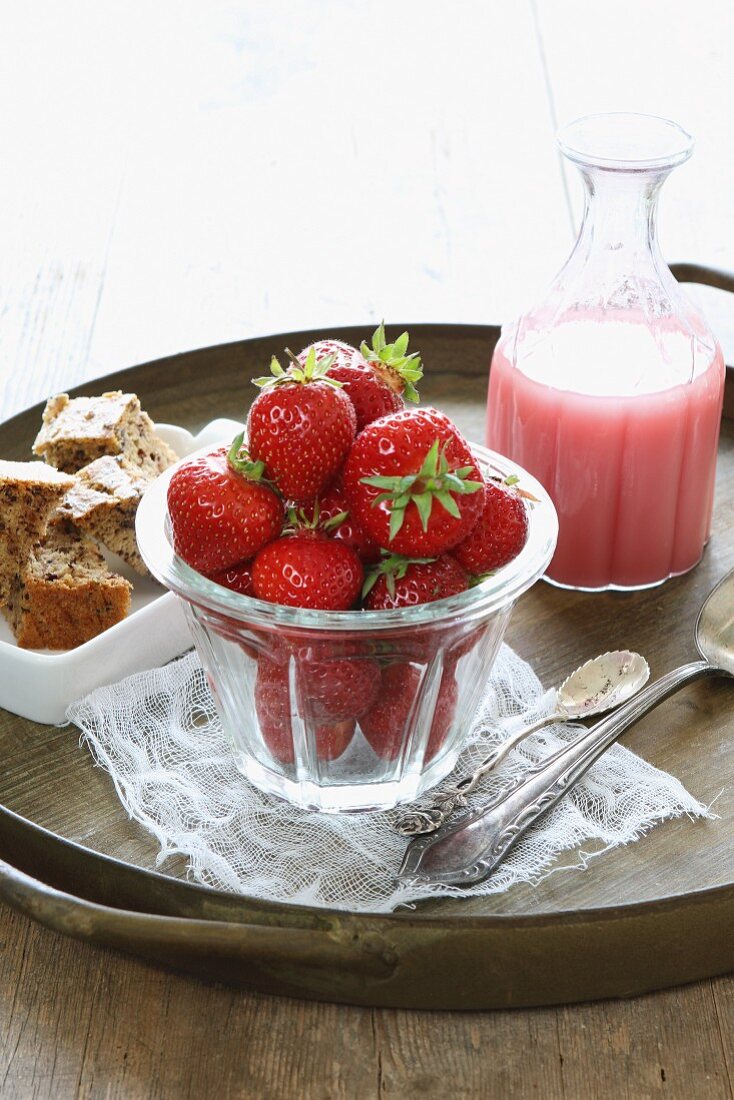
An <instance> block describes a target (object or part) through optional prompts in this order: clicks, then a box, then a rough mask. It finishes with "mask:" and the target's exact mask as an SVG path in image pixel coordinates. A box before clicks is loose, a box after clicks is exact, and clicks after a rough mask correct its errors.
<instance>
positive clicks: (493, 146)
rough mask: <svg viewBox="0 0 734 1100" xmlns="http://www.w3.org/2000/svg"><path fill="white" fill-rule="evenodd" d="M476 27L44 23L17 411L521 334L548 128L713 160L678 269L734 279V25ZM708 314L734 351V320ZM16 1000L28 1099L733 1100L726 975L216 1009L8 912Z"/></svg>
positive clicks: (545, 189) (11, 1035) (684, 216)
mask: <svg viewBox="0 0 734 1100" xmlns="http://www.w3.org/2000/svg"><path fill="white" fill-rule="evenodd" d="M153 7H154V10H151V8H153ZM271 8H273V9H277V10H271ZM456 10H458V9H456ZM449 11H451V9H450V8H448V7H447V6H446V5H445V4H442V3H439V2H434V0H429V2H423V3H421V4H417V3H410V2H407V0H406V2H404V3H402V4H400V5H388V4H387V3H384V4H382V3H372V4H367V3H366V2H355V3H353V4H351V5H345V4H344V5H328V6H327V5H324V6H323V9H321V8H318V9H317V8H316V7H315V5H308V4H304V5H302V6H301V5H298V4H295V3H289V4H283V5H272V6H266V5H260V4H257V3H249V4H243V3H240V4H239V5H237V6H235V7H233V6H231V5H228V6H224V5H220V4H218V3H212V4H207V5H192V6H191V7H187V6H186V5H182V4H181V3H176V4H175V5H174V4H173V3H165V2H161V3H159V4H156V5H155V6H152V5H140V6H139V7H138V8H137V9H136V10H133V11H131V12H130V11H126V12H125V13H124V14H123V9H121V8H118V7H115V8H114V9H113V8H112V7H111V6H107V5H105V4H98V5H94V6H92V5H89V6H84V5H81V4H80V5H78V6H74V7H73V9H70V8H68V7H64V8H63V9H62V8H61V7H59V6H58V5H53V4H51V3H50V2H49V3H47V4H46V5H44V4H41V3H39V4H34V5H28V6H21V5H20V4H17V5H16V6H15V8H14V10H13V13H12V16H11V18H10V19H9V21H8V23H9V25H8V26H7V27H6V29H5V32H4V63H3V66H2V69H1V70H0V102H2V103H3V104H4V108H5V109H4V111H3V113H2V123H1V128H0V136H1V137H2V149H3V162H4V164H3V182H4V195H3V200H2V203H0V242H2V245H1V247H0V346H1V347H2V355H1V356H0V417H3V418H4V417H7V416H9V415H10V414H11V413H12V412H13V411H15V410H16V409H18V408H21V407H23V406H25V405H27V404H30V403H32V402H33V401H36V400H39V399H40V398H41V397H43V396H45V395H46V394H47V393H49V392H51V391H55V390H58V389H62V388H63V387H64V386H70V385H72V384H73V383H75V382H77V381H80V380H82V379H84V378H91V377H94V375H95V374H100V373H103V372H107V371H108V370H111V369H113V368H114V367H117V366H122V365H126V364H128V363H132V362H136V361H141V360H143V359H150V358H154V357H156V356H158V355H162V354H165V353H166V352H168V351H174V350H178V349H181V348H184V347H192V346H197V345H202V344H207V343H214V342H217V341H220V340H221V341H223V340H227V339H233V338H239V337H243V336H248V335H255V334H257V333H260V332H266V331H277V330H284V329H295V328H297V327H299V326H303V327H307V326H316V325H323V326H324V327H328V326H329V325H334V324H338V323H354V322H358V321H361V320H364V321H365V322H367V321H370V320H378V319H379V318H380V316H381V315H382V313H383V311H384V312H385V313H386V314H387V317H388V320H389V318H390V316H395V317H398V316H401V317H414V318H415V319H416V320H428V319H434V320H456V321H464V320H465V321H496V320H502V319H503V318H505V317H507V316H510V315H511V314H513V313H514V312H516V311H517V310H518V309H519V308H520V307H521V306H522V304H523V303H525V302H526V301H527V300H528V298H531V297H532V295H533V294H534V293H535V292H536V291H537V289H539V288H540V287H541V286H542V285H543V283H544V282H545V281H546V279H547V278H548V277H549V276H550V275H551V274H552V273H553V271H554V269H555V268H556V267H557V266H558V263H559V261H560V260H561V258H562V257H563V255H564V253H565V251H566V250H567V248H568V245H569V242H570V239H571V232H572V224H573V216H574V210H575V206H574V203H575V201H576V199H575V195H576V192H575V190H574V188H573V183H572V181H571V180H568V179H567V178H566V176H565V175H564V173H563V171H562V169H560V168H559V165H558V163H557V161H556V158H555V153H554V152H553V146H552V140H551V139H552V132H553V129H554V126H555V124H556V121H565V120H566V119H568V118H570V117H573V116H574V115H577V114H581V113H584V112H586V111H589V110H597V109H612V108H615V107H616V108H622V109H624V108H628V109H636V110H648V111H653V112H657V113H662V114H667V115H671V116H672V117H676V118H679V119H680V120H681V121H682V122H684V123H685V124H687V125H688V127H689V128H690V129H691V130H693V131H694V132H695V133H696V134H697V135H698V137H699V149H698V152H697V154H696V157H695V158H694V160H693V161H692V162H691V164H690V165H689V166H687V167H686V168H685V169H682V170H680V171H679V173H677V174H676V175H674V176H673V178H672V179H671V181H670V183H669V184H668V185H667V186H666V194H665V195H664V199H663V208H662V229H663V234H662V239H663V245H664V246H665V248H666V252H667V254H668V255H669V256H670V257H671V258H675V259H689V260H697V261H700V262H708V263H714V264H718V265H719V266H725V267H726V266H728V267H732V266H734V264H733V263H732V260H733V259H734V245H732V241H733V240H734V192H732V189H731V188H730V187H729V186H728V183H727V181H728V180H729V179H730V178H731V168H732V164H734V134H733V133H732V131H731V127H730V126H729V125H728V122H727V120H726V117H725V105H726V104H727V103H730V102H731V100H732V93H734V78H732V76H731V75H730V72H729V66H730V61H729V58H728V56H726V54H725V52H724V46H725V44H726V43H727V42H728V41H731V37H732V30H734V27H733V26H732V22H733V21H734V15H733V9H732V8H731V5H728V4H725V3H723V2H722V0H701V2H700V3H699V4H698V5H697V7H696V12H697V20H696V22H695V23H693V22H691V19H690V10H689V6H688V5H686V4H684V3H682V2H681V3H678V2H670V3H667V4H666V5H664V6H663V5H661V4H657V3H654V4H649V5H639V4H637V3H635V2H634V0H622V2H620V3H618V4H616V5H613V6H612V5H609V6H607V8H605V9H602V8H601V7H599V8H595V9H594V37H593V38H591V37H590V38H589V48H588V49H581V48H580V46H579V44H578V43H579V38H578V34H579V33H580V34H582V35H583V34H584V32H585V31H586V21H588V13H589V7H588V5H586V4H583V3H582V0H555V2H554V3H553V4H552V5H551V4H548V3H541V2H540V0H535V2H532V0H528V2H524V3H518V4H514V5H509V4H495V5H487V4H485V3H483V2H481V0H464V2H463V3H462V5H461V16H460V17H459V16H458V15H452V16H451V17H449V14H448V13H449ZM572 27H575V28H576V31H575V33H573V34H572V33H571V28H572ZM383 73H384V74H386V78H385V79H382V76H381V74H383ZM620 74H624V76H623V78H622V77H621V76H620ZM387 77H389V79H388V78H387ZM610 88H611V89H612V92H610V91H609V89H610ZM718 105H721V106H718ZM306 211H307V213H308V216H307V217H305V216H304V212H306ZM304 265H306V268H307V270H304ZM706 305H707V306H708V307H709V308H710V309H711V310H712V311H713V316H714V318H715V319H716V320H717V321H718V327H719V329H720V331H722V335H724V337H726V336H727V335H728V334H727V332H726V331H725V330H726V326H727V325H728V324H730V316H731V314H729V317H727V315H726V314H725V313H723V312H720V309H721V307H720V306H719V304H718V302H717V300H716V299H715V297H714V296H708V297H707V299H706ZM733 358H734V357H733V356H732V354H731V353H730V354H729V361H730V362H732V361H733ZM0 990H2V995H1V996H0V1095H2V1096H3V1098H5V1097H8V1098H15V1097H17V1098H19V1100H26V1098H30V1097H53V1098H61V1100H63V1098H65V1097H76V1096H84V1097H102V1096H110V1097H125V1098H126V1100H127V1098H136V1097H141V1098H142V1097H145V1098H147V1097H175V1098H179V1097H182V1098H184V1097H197V1098H198V1097H203V1096H209V1095H215V1094H216V1095H221V1096H223V1097H228V1096H232V1097H237V1096H243V1097H263V1098H266V1097H299V1098H301V1097H303V1098H307V1097H317V1098H321V1097H349V1098H360V1100H361V1098H362V1097H365V1098H369V1097H373V1096H374V1097H383V1096H395V1097H401V1098H402V1097H413V1096H421V1097H427V1098H428V1097H443V1096H446V1095H453V1096H455V1097H457V1098H462V1097H466V1098H472V1100H473V1098H474V1097H481V1096H487V1097H502V1098H505V1097H525V1096H531V1095H536V1094H537V1095H539V1096H547V1097H556V1096H558V1097H568V1098H572V1097H579V1098H581V1097H583V1098H594V1097H630V1098H634V1100H638V1098H643V1097H653V1096H658V1095H661V1096H667V1097H680V1098H686V1100H688V1098H698V1097H704V1098H706V1100H708V1098H709V1097H710V1098H718V1097H731V1096H732V1095H734V1092H733V1090H732V1076H733V1075H734V1039H733V1038H732V1036H733V1035H734V980H732V979H730V978H722V979H718V980H716V981H706V982H702V983H699V984H697V985H695V986H690V987H687V988H682V989H678V990H672V991H668V992H665V993H661V994H656V995H652V996H647V997H644V998H640V999H637V1000H634V1001H629V1002H607V1003H597V1004H593V1005H581V1006H572V1007H567V1008H566V1007H561V1008H550V1009H540V1010H534V1011H523V1012H501V1013H487V1014H467V1015H457V1014H453V1015H452V1014H449V1013H431V1014H429V1013H425V1014H423V1013H416V1012H405V1011H388V1010H366V1009H356V1008H345V1007H341V1006H332V1005H317V1004H308V1003H301V1002H295V1001H294V1002H289V1001H284V1000H276V999H270V998H266V997H263V996H258V995H251V994H244V993H241V992H232V991H229V990H226V989H224V988H221V987H216V986H208V985H204V984H201V983H198V982H196V981H194V980H192V979H188V978H183V977H179V976H177V975H173V974H168V973H165V972H162V971H157V970H154V969H153V968H151V967H149V966H147V965H144V964H142V963H139V962H137V961H134V960H131V959H126V958H123V957H121V956H117V955H114V954H113V953H111V952H106V951H102V950H96V949H92V948H89V947H86V946H84V945H82V944H79V943H76V942H72V941H69V940H64V939H61V938H59V937H57V936H55V935H53V934H52V933H50V932H48V931H46V930H45V929H42V928H40V927H38V926H36V925H34V924H31V923H29V922H28V921H27V920H25V919H23V918H21V917H19V916H18V915H16V914H15V913H13V912H11V911H9V910H6V909H3V910H2V911H0Z"/></svg>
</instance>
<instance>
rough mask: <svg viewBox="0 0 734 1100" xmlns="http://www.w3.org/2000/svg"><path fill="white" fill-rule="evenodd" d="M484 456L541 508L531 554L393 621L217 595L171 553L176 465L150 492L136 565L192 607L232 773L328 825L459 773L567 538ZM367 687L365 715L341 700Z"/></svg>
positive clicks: (517, 472) (533, 523) (504, 466)
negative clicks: (515, 621)
mask: <svg viewBox="0 0 734 1100" xmlns="http://www.w3.org/2000/svg"><path fill="white" fill-rule="evenodd" d="M474 451H475V454H476V457H477V460H478V462H479V464H480V466H481V468H482V471H483V473H484V474H485V475H487V476H492V477H497V478H499V479H501V480H504V479H505V478H508V477H518V478H519V479H520V480H521V483H522V486H523V488H525V489H526V490H527V491H528V492H529V493H530V494H531V495H532V497H533V499H532V500H531V501H528V539H527V542H526V543H525V546H524V547H523V549H522V550H521V551H520V553H519V554H518V556H517V557H516V558H514V559H513V560H512V561H511V562H509V563H508V564H507V565H506V566H504V567H503V568H502V569H498V570H497V571H496V573H494V574H493V575H491V576H489V577H487V578H486V579H485V580H483V581H482V582H481V583H479V584H477V585H476V586H475V587H473V588H470V589H468V590H467V591H466V592H460V593H459V594H458V595H456V596H451V597H449V598H447V599H444V600H437V601H436V602H435V603H426V604H419V605H416V606H414V607H403V608H398V609H395V610H390V611H314V610H309V609H306V608H298V607H284V606H281V605H279V604H272V603H265V602H263V601H262V600H257V599H254V598H250V597H248V596H242V595H240V594H239V593H238V592H233V591H231V590H230V589H229V588H223V587H222V586H221V585H218V584H215V582H214V581H212V580H208V579H207V578H206V577H204V576H202V575H201V574H200V573H197V572H196V571H195V570H194V569H192V568H191V567H190V566H188V565H187V564H186V562H184V561H183V560H182V559H181V558H179V557H178V555H177V554H176V553H175V552H174V550H173V547H172V543H171V531H170V521H169V518H168V509H167V502H166V497H167V491H168V483H169V482H170V479H171V477H172V475H173V473H174V472H175V470H176V469H177V466H172V467H171V468H170V469H168V470H166V472H165V473H163V474H161V476H160V477H159V478H157V480H156V481H155V482H153V484H152V485H151V486H150V487H149V488H148V490H147V492H146V493H145V495H144V497H143V499H142V501H141V503H140V506H139V508H138V512H137V517H136V533H137V539H138V545H139V547H140V552H141V554H142V556H143V559H144V560H145V563H146V565H147V566H148V568H149V569H150V571H151V573H152V574H153V576H154V577H156V578H157V579H158V580H159V581H161V582H162V583H163V584H164V585H166V586H167V587H168V588H170V589H171V591H172V592H175V593H176V595H177V596H178V597H179V598H180V599H181V600H182V601H183V606H184V610H185V613H186V617H187V620H188V624H189V627H190V628H191V633H192V637H193V641H194V643H195V645H196V649H197V651H198V654H199V657H200V658H201V662H202V664H203V665H204V668H205V670H206V673H207V678H208V681H209V685H210V687H211V690H212V694H213V696H214V700H215V702H216V705H217V709H218V711H219V715H220V717H221V720H222V726H223V728H224V730H225V733H226V734H227V736H228V738H229V740H230V742H231V745H232V751H233V754H234V759H235V763H236V765H237V767H238V768H239V769H240V771H241V772H242V773H243V774H244V775H245V776H247V778H248V779H250V780H251V781H252V782H253V783H254V784H255V785H256V786H258V787H260V788H261V789H262V790H265V791H268V792H269V793H271V794H275V795H278V796H280V797H281V798H285V799H288V800H289V801H290V802H293V803H295V804H296V805H298V806H301V807H303V808H304V809H311V810H320V811H322V812H325V813H338V812H345V811H355V810H376V809H390V808H391V807H393V806H395V805H397V804H398V803H401V802H409V801H412V800H413V799H415V798H417V797H418V796H419V795H420V794H422V793H423V791H425V790H427V789H428V788H429V787H432V786H434V785H435V784H436V783H438V782H439V781H440V780H441V779H443V777H444V776H445V775H447V774H448V772H449V771H451V769H452V768H453V766H454V764H455V763H456V759H457V756H458V754H459V752H460V750H461V748H462V746H463V745H464V743H465V741H466V738H467V735H468V734H469V731H470V729H471V722H472V718H473V716H474V711H475V710H476V707H477V703H478V701H479V698H480V696H481V693H482V691H483V689H484V686H485V684H486V682H487V678H488V676H489V674H490V671H491V668H492V664H493V662H494V659H495V656H496V654H497V652H498V650H499V647H500V645H501V643H502V639H503V637H504V633H505V629H506V627H507V624H508V622H509V618H510V614H511V612H512V608H513V606H514V604H515V601H516V600H517V599H518V598H519V597H520V596H521V595H522V593H523V592H525V591H526V590H527V589H528V588H530V586H531V585H532V584H533V583H534V582H535V581H536V580H537V579H538V578H539V577H540V575H541V574H542V573H543V571H544V570H545V568H546V566H547V565H548V562H549V561H550V558H551V555H552V553H553V548H554V546H555V542H556V533H557V530H558V523H557V520H556V515H555V511H554V509H553V505H552V504H551V502H550V499H549V497H548V495H547V493H546V492H545V491H544V489H543V488H542V486H541V485H539V484H538V483H537V482H536V481H535V479H534V478H532V477H530V476H529V475H527V474H526V473H525V471H523V470H521V469H519V468H518V467H517V466H516V465H514V464H512V463H509V462H508V461H507V460H506V459H504V458H500V457H499V456H498V455H493V454H490V453H489V452H487V451H486V450H485V449H484V448H483V447H475V448H474ZM347 665H348V666H349V668H345V666H347ZM358 681H359V682H362V683H364V682H365V681H366V682H367V683H368V684H372V685H373V686H374V688H375V698H374V700H373V701H372V702H370V704H369V706H370V709H369V711H367V712H363V710H354V709H353V707H352V703H353V700H352V699H350V698H349V697H348V696H347V697H344V692H342V691H340V690H338V688H339V684H340V683H344V684H346V685H347V686H349V685H350V684H352V685H353V684H354V683H356V682H358Z"/></svg>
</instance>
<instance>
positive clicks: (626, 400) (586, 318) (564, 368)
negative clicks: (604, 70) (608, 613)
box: [487, 114, 725, 590]
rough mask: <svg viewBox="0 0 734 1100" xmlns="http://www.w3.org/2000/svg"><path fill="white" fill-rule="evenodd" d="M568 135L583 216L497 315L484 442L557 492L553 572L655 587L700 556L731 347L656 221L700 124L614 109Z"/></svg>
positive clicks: (564, 143)
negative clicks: (552, 265)
mask: <svg viewBox="0 0 734 1100" xmlns="http://www.w3.org/2000/svg"><path fill="white" fill-rule="evenodd" d="M558 144H559V146H560V149H561V152H562V153H563V154H564V156H565V157H567V158H568V159H569V160H570V161H571V162H572V163H574V164H575V165H576V166H577V167H578V169H579V171H580V173H581V177H582V180H583V183H584V188H585V209H584V215H583V221H582V224H581V229H580V232H579V236H578V239H577V241H576V244H575V246H574V249H573V251H572V253H571V256H570V257H569V259H568V261H567V262H566V264H565V266H564V267H563V268H562V269H561V271H560V272H559V274H558V276H557V277H556V279H555V281H554V282H553V283H552V285H551V287H550V289H549V291H548V292H547V294H546V296H545V297H544V299H543V300H542V301H541V302H540V303H539V304H538V305H536V306H535V307H534V308H533V309H531V310H530V311H529V312H528V313H526V314H524V315H523V316H522V317H521V318H520V320H519V321H517V322H515V323H513V324H511V325H507V326H504V327H503V329H502V335H501V337H500V340H499V342H498V344H497V347H496V349H495V352H494V357H493V359H492V368H491V373H490V382H489V397H488V407H487V442H488V445H489V446H491V447H492V448H493V449H495V450H497V451H500V452H501V453H503V454H506V455H507V456H508V457H510V458H511V459H513V460H514V461H516V462H519V463H521V464H522V465H523V466H524V467H525V468H526V469H527V470H529V471H530V472H531V473H532V474H534V475H535V477H537V478H538V480H539V481H540V482H541V483H542V484H543V485H544V486H545V487H546V489H547V490H548V492H549V493H550V496H551V498H552V500H553V502H554V503H555V505H556V510H557V512H558V517H559V522H560V532H559V539H558V545H557V548H556V553H555V555H554V557H553V560H552V562H551V564H550V566H549V568H548V571H547V573H546V579H547V580H550V581H551V582H553V583H555V584H559V585H562V586H564V587H568V588H581V589H585V590H601V589H609V588H614V589H636V588H646V587H649V586H652V585H656V584H660V583H661V582H662V581H664V580H666V579H667V578H668V577H671V576H675V575H677V574H679V573H685V572H686V571H687V570H689V569H691V568H692V567H693V566H694V565H696V563H697V562H698V561H699V560H700V558H701V554H702V552H703V548H704V545H705V543H706V541H707V539H708V537H709V533H710V524H711V512H712V507H713V493H714V475H715V467H716V452H717V446H718V436H719V423H720V419H721V407H722V402H723V388H724V374H725V368H724V361H723V357H722V354H721V349H720V348H719V346H718V344H717V342H716V340H715V339H714V337H713V335H712V334H711V332H710V330H709V328H708V326H707V324H706V322H705V320H704V319H703V317H702V316H701V315H700V313H699V312H698V311H697V310H696V308H695V307H694V306H693V304H692V303H691V302H690V301H688V299H687V298H686V297H685V295H684V294H683V293H682V291H681V289H680V287H679V285H678V284H677V283H676V281H675V279H674V278H673V276H672V274H671V272H670V271H669V269H668V267H667V265H666V264H665V261H664V260H663V258H662V255H661V253H660V249H659V246H658V242H657V234H656V208H657V200H658V194H659V192H660V187H661V185H662V184H663V182H664V181H665V179H666V178H667V176H668V174H669V172H670V171H671V169H673V168H674V167H676V166H677V165H679V164H682V163H683V162H684V161H685V160H687V159H688V157H689V156H690V155H691V152H692V149H693V139H692V138H691V136H690V134H687V133H686V132H685V130H683V129H681V127H679V126H677V125H676V124H675V123H673V122H670V121H668V120H666V119H662V118H655V117H652V116H649V115H636V114H607V115H591V116H588V117H586V118H581V119H578V120H577V121H575V122H572V123H571V124H570V125H569V126H567V127H566V128H565V129H563V130H562V131H561V132H560V134H559V135H558Z"/></svg>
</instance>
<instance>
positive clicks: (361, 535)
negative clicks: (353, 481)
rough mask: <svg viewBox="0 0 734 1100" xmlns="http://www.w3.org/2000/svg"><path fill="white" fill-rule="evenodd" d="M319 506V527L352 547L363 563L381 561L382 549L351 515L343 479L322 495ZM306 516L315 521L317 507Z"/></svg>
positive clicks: (309, 509) (307, 512)
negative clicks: (342, 482)
mask: <svg viewBox="0 0 734 1100" xmlns="http://www.w3.org/2000/svg"><path fill="white" fill-rule="evenodd" d="M317 504H318V521H317V522H318V526H320V527H322V528H323V529H325V530H326V531H327V532H328V534H329V535H331V537H332V538H333V539H339V540H340V541H341V542H345V543H346V544H347V546H351V547H352V549H353V550H356V551H357V553H358V554H359V556H360V558H361V560H362V561H363V562H365V563H368V562H375V561H378V560H379V557H380V547H379V546H378V545H377V543H376V542H375V541H374V539H371V538H370V536H369V535H368V534H367V533H366V532H365V531H363V530H362V528H361V527H360V526H359V524H358V523H356V522H355V521H354V520H353V519H352V516H351V515H350V512H349V502H348V501H347V496H346V493H345V492H344V486H343V485H342V484H341V479H339V478H337V480H336V481H335V482H334V483H333V484H332V485H330V486H329V488H328V489H327V490H326V492H324V493H322V495H321V496H320V497H319V499H318V501H317ZM305 514H306V516H307V517H308V518H309V519H310V520H312V521H313V520H314V518H315V515H316V509H315V507H312V508H307V509H306V510H305ZM337 521H338V522H337Z"/></svg>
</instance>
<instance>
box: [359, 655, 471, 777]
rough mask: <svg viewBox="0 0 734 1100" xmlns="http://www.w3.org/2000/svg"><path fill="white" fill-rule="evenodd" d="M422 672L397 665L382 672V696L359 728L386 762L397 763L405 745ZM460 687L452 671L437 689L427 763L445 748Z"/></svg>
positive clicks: (426, 756)
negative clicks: (394, 761)
mask: <svg viewBox="0 0 734 1100" xmlns="http://www.w3.org/2000/svg"><path fill="white" fill-rule="evenodd" d="M419 685H420V671H419V669H418V668H417V667H416V666H415V665H410V664H401V663H396V664H392V665H387V667H386V668H384V669H383V670H382V684H381V687H380V695H379V698H378V700H377V702H376V703H375V705H374V707H372V709H371V710H370V711H368V712H367V714H365V715H363V716H362V718H360V720H359V725H360V729H361V730H362V733H363V734H364V736H365V737H366V739H367V741H368V742H369V743H370V745H371V746H372V749H373V751H374V752H376V753H377V755H378V756H381V757H382V758H383V760H395V758H396V757H397V756H398V755H399V753H400V751H401V749H402V747H403V744H404V743H405V736H406V726H407V724H408V720H409V717H410V714H411V711H412V710H413V707H414V705H415V697H416V693H417V691H418V687H419ZM457 697H458V687H457V684H456V679H455V677H454V673H453V670H448V669H447V670H446V671H445V672H444V675H443V678H442V680H441V685H440V687H439V690H438V697H437V699H436V705H435V708H434V712H433V721H432V722H431V729H430V732H429V734H428V744H427V745H426V753H425V760H426V762H428V761H429V760H432V759H433V757H434V756H435V755H436V754H437V753H438V751H439V750H440V749H441V747H442V746H443V744H444V742H445V740H446V736H447V734H448V732H449V730H450V729H451V723H452V722H453V720H454V714H455V713H456V701H457Z"/></svg>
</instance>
